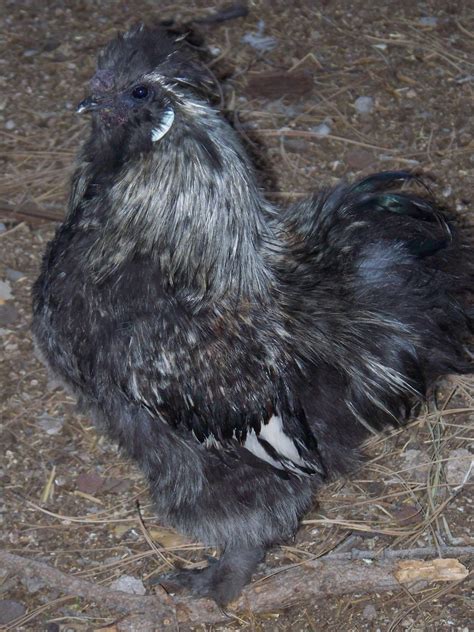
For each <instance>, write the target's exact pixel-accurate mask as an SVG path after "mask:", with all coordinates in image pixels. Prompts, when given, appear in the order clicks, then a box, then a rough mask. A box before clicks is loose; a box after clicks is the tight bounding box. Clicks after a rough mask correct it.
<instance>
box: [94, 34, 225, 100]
mask: <svg viewBox="0 0 474 632" xmlns="http://www.w3.org/2000/svg"><path fill="white" fill-rule="evenodd" d="M154 71H158V72H159V73H160V75H161V76H162V77H163V79H164V80H165V81H169V82H170V84H178V85H182V86H184V87H189V88H191V89H193V90H195V91H198V92H199V93H201V94H204V95H206V96H207V97H210V96H212V95H214V94H215V92H216V90H215V81H214V78H213V76H212V74H211V73H210V72H209V71H208V70H207V68H206V67H205V66H204V65H203V64H202V63H201V62H200V61H199V60H198V59H196V58H195V56H193V55H192V54H191V52H190V51H189V49H186V48H185V42H183V37H177V36H176V35H174V36H173V35H171V34H170V33H169V32H168V31H167V29H166V28H165V27H163V26H145V25H144V24H139V25H136V26H134V27H132V28H131V29H130V30H129V31H127V32H126V33H123V34H122V33H119V34H118V35H117V37H116V38H115V39H114V40H112V41H111V42H110V43H109V44H108V45H107V46H106V47H105V48H104V50H103V51H102V52H101V53H100V54H99V57H98V62H97V72H96V73H95V75H94V77H93V78H92V80H91V87H92V90H93V91H94V92H95V93H96V92H99V93H100V92H104V91H110V90H114V89H117V88H120V87H122V86H125V85H128V84H129V83H131V82H133V81H136V80H137V79H138V78H140V77H142V76H144V75H147V74H148V73H151V72H154Z"/></svg>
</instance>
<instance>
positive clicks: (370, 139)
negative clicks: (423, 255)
mask: <svg viewBox="0 0 474 632" xmlns="http://www.w3.org/2000/svg"><path fill="white" fill-rule="evenodd" d="M469 4H470V3H469V2H466V1H462V0H459V1H458V2H456V1H441V0H439V1H430V0H427V1H426V2H414V1H410V2H408V1H407V0H401V1H399V2H396V3H395V2H390V1H388V0H379V1H378V2H373V3H371V2H366V1H363V0H352V1H349V0H347V1H345V0H321V1H320V2H311V1H310V0H301V1H299V2H291V1H290V2H289V1H282V0H277V1H275V2H263V1H258V0H255V1H254V2H252V1H251V2H249V4H248V7H249V13H248V16H247V17H243V18H238V19H234V20H232V21H228V22H224V23H222V24H219V25H211V26H210V25H202V26H201V27H200V28H201V32H202V34H203V37H204V40H205V44H206V45H207V46H208V48H209V49H210V58H209V59H210V61H208V63H209V65H210V66H211V67H212V69H213V71H214V72H215V73H216V75H218V76H225V81H224V83H223V86H224V87H223V93H222V105H223V109H225V110H226V114H227V115H228V116H229V117H230V118H231V120H233V122H234V124H235V125H236V127H237V128H238V129H239V130H240V131H241V133H242V135H243V137H244V138H245V141H246V142H247V143H248V144H249V147H250V148H251V149H252V152H253V153H255V154H259V156H260V157H261V156H264V159H263V160H260V161H259V162H260V166H261V168H262V171H263V177H262V182H263V183H264V185H265V187H266V189H267V191H268V195H269V197H270V198H271V199H272V201H274V202H275V203H276V204H281V205H284V204H285V203H286V202H287V201H288V200H293V199H296V198H297V197H298V196H300V195H303V194H306V193H308V192H310V191H312V190H313V189H315V188H318V187H320V186H322V185H328V184H332V183H334V182H336V181H337V180H338V179H340V178H341V177H349V178H352V177H354V176H355V175H359V174H360V173H361V172H362V173H367V172H369V171H376V170H385V169H399V168H410V169H411V168H421V169H423V171H424V172H425V173H427V174H428V176H429V178H430V182H431V184H430V186H431V187H432V189H433V191H434V192H435V194H436V195H437V196H438V197H439V198H440V200H441V201H442V202H443V204H445V205H447V206H450V207H451V208H453V209H456V210H457V211H458V212H459V214H460V215H461V216H462V217H463V218H464V220H465V222H466V224H469V225H471V226H472V224H473V221H472V220H473V216H472V211H471V212H470V211H469V207H470V206H471V207H472V192H473V185H474V173H473V168H474V151H473V150H474V129H473V124H472V118H473V117H472V111H473V108H472V106H473V76H474V75H473V73H474V55H473V51H474V42H473V38H474V11H472V7H471V9H470V7H469ZM220 6H222V5H221V4H220V3H217V2H215V1H214V0H212V1H209V0H208V1H206V2H204V0H202V1H201V0H194V1H191V2H183V1H182V0H177V1H176V2H174V3H168V2H165V1H163V2H160V1H154V0H148V1H146V0H136V1H134V2H125V1H120V2H112V1H110V0H106V1H104V2H100V3H99V2H92V1H90V0H71V1H67V0H65V1H63V2H61V1H59V0H57V1H53V0H42V1H41V2H38V1H37V0H35V1H26V0H25V1H17V0H4V2H3V5H2V9H1V11H2V14H1V17H0V19H1V26H2V28H1V35H0V38H1V39H0V41H1V45H2V48H3V54H2V58H1V59H0V63H1V70H2V72H1V77H0V81H1V83H2V88H3V89H2V91H1V94H0V143H1V146H0V160H1V162H2V169H1V176H0V178H1V179H0V349H1V350H2V351H1V357H0V380H1V385H2V398H1V407H0V410H1V414H2V418H1V425H0V433H1V439H0V441H1V446H2V461H1V463H0V479H1V487H2V491H1V497H0V524H1V536H0V539H1V544H0V548H1V549H4V550H8V551H10V552H12V553H17V554H19V555H22V556H23V557H26V558H31V559H35V560H39V561H42V562H45V563H47V564H49V565H51V566H54V567H56V568H59V569H61V570H62V571H64V572H65V573H67V574H69V575H77V576H79V577H82V578H87V579H89V580H91V581H94V582H96V583H98V584H104V585H109V584H110V583H111V582H112V581H113V580H116V579H118V578H121V577H123V576H133V577H135V578H137V579H139V580H141V581H142V582H143V585H144V586H145V588H146V591H147V593H148V594H152V593H153V587H152V586H151V585H150V583H149V578H150V577H151V576H152V575H154V574H159V573H160V572H162V571H164V570H165V569H167V568H168V567H169V565H170V563H173V562H175V561H176V560H188V561H189V560H192V561H199V560H202V558H203V554H204V553H205V551H204V550H203V549H202V547H200V546H199V545H197V544H192V543H189V542H186V541H184V540H183V539H182V538H180V537H179V536H177V535H176V534H174V533H171V532H169V531H166V530H165V529H163V528H162V527H160V524H159V521H158V520H157V518H156V517H155V516H154V514H153V507H152V506H151V505H150V502H149V497H148V494H147V491H146V488H145V485H144V481H143V479H142V477H141V475H140V473H139V472H138V471H137V470H136V469H135V467H134V466H133V465H131V464H130V463H129V462H127V461H125V460H124V459H123V458H121V456H120V455H119V454H118V453H117V451H116V449H115V448H114V446H113V445H111V444H110V443H109V442H108V441H107V440H105V439H104V438H101V437H99V436H98V435H97V434H96V432H95V430H94V428H93V427H92V425H91V423H90V422H89V420H88V419H86V418H84V417H81V416H80V415H78V414H77V413H76V412H75V410H74V402H73V401H72V400H71V399H70V398H69V397H68V396H66V395H65V394H64V392H63V391H62V390H60V389H58V388H57V386H56V385H55V384H54V383H51V382H50V381H49V380H48V376H47V374H46V371H45V370H44V368H43V367H42V366H41V364H40V363H39V362H38V360H37V359H36V357H35V355H34V351H33V346H32V341H31V335H30V331H29V326H30V289H31V286H32V283H33V281H34V279H35V277H36V275H37V273H38V268H39V265H40V260H41V255H42V252H43V250H44V248H45V244H46V242H47V241H48V239H49V238H50V237H51V236H52V234H53V231H54V222H53V221H45V220H44V219H41V217H42V218H46V220H47V219H48V218H49V220H54V219H55V218H57V219H59V218H60V217H61V215H62V213H63V209H64V205H65V201H66V196H67V187H68V185H67V183H68V177H69V174H70V170H71V165H72V162H73V158H74V154H75V152H76V150H77V147H78V145H79V143H80V141H81V139H82V138H83V137H84V130H85V126H86V125H87V121H83V120H81V119H80V118H79V117H77V116H76V115H75V114H74V110H75V105H76V104H77V103H78V102H79V101H80V100H81V98H83V97H84V96H85V95H86V94H87V85H86V82H87V80H88V79H89V78H90V76H91V75H92V74H93V69H94V57H95V54H96V52H97V50H98V49H99V48H100V46H101V45H102V44H103V43H105V42H106V41H107V40H108V39H109V38H110V37H111V36H112V35H113V34H114V33H115V32H116V31H117V30H120V29H124V28H126V27H127V26H129V25H130V24H132V23H135V22H137V21H138V20H144V21H148V20H157V19H158V20H162V19H166V18H173V19H175V20H176V22H178V23H180V24H183V23H187V22H189V21H192V20H195V19H196V18H202V17H206V16H209V15H210V14H211V13H212V12H213V11H214V10H215V8H216V7H220ZM361 97H366V98H362V99H361ZM470 213H471V215H470ZM473 398H474V380H473V379H472V378H470V377H465V378H456V379H450V380H446V381H445V382H443V383H442V384H441V385H440V388H439V390H438V391H437V393H436V394H435V395H433V397H432V399H431V401H430V402H429V406H428V407H427V408H426V409H425V410H423V411H422V414H421V415H420V417H419V418H418V419H416V420H414V422H413V423H412V424H411V425H410V426H409V427H408V428H404V429H402V430H400V431H398V432H395V433H393V434H392V435H391V436H388V437H380V438H377V439H374V440H373V441H372V442H371V443H370V444H369V445H368V447H367V452H368V455H369V460H368V463H367V465H366V466H365V467H364V468H363V469H361V470H360V471H358V472H356V473H355V474H354V476H353V477H352V478H351V479H350V480H348V481H339V482H338V483H335V484H333V485H331V486H328V487H326V488H325V489H324V490H322V492H321V494H320V495H319V498H318V500H317V502H316V501H315V505H314V509H313V511H312V512H311V513H310V514H309V515H308V516H307V519H306V520H305V522H304V524H303V526H302V528H301V531H300V532H299V534H298V537H297V540H296V542H294V543H290V544H289V545H288V546H284V547H281V548H280V549H278V550H276V551H275V552H274V553H272V554H271V555H270V556H269V560H268V564H267V566H266V567H265V568H264V569H262V571H261V573H260V578H261V577H263V576H264V575H265V573H268V572H269V571H270V569H272V568H274V567H278V566H285V565H288V564H293V563H301V562H304V561H305V560H308V559H314V558H315V557H319V556H322V555H324V554H325V553H327V552H329V551H332V550H337V551H339V552H342V551H351V550H352V549H357V550H371V551H378V550H382V549H388V550H392V551H393V550H397V549H410V548H412V547H428V548H431V549H432V550H433V556H435V555H436V551H437V550H438V547H440V546H445V545H447V546H452V547H464V550H465V548H466V547H470V546H471V547H473V548H472V550H473V551H474V542H473V539H472V500H473V499H472V482H471V483H470V482H469V475H468V474H469V467H470V463H471V460H472V448H473V439H472V419H473V418H474V399H473ZM137 500H138V501H139V504H140V510H141V514H142V516H143V521H144V523H145V525H146V528H147V529H148V532H149V533H150V535H151V536H152V537H153V538H154V539H155V540H156V541H157V542H159V544H160V546H161V554H160V556H158V555H156V554H155V552H154V551H153V550H152V548H151V547H150V545H149V544H148V543H147V540H146V539H145V535H144V530H143V527H142V526H141V522H140V520H139V515H138V510H137ZM460 560H461V561H462V562H463V563H464V564H465V565H466V566H468V567H470V559H469V556H467V557H466V556H462V557H460ZM471 590H472V585H469V580H468V579H466V580H465V581H463V582H458V583H456V584H440V583H438V584H436V583H435V584H425V585H422V586H418V587H417V589H416V590H413V591H408V590H407V589H405V590H403V591H400V592H388V593H374V594H368V595H367V594H366V595H362V594H358V593H354V594H351V595H350V596H344V597H337V598H336V597H335V598H334V599H331V600H327V601H325V602H315V603H305V602H303V603H302V604H301V606H300V607H298V608H292V609H290V610H288V611H277V610H275V611H274V612H271V613H268V614H265V615H259V616H254V615H250V614H248V615H246V614H245V613H240V614H239V617H240V620H239V621H233V620H231V619H229V622H228V623H226V624H221V625H216V626H196V627H195V628H194V629H196V630H209V631H210V630H255V631H259V630H267V631H270V630H271V631H273V630H281V631H283V630H291V631H300V630H301V631H303V630H305V631H306V630H307V631H313V632H314V631H320V630H325V631H326V630H327V631H338V632H339V631H344V632H351V631H359V630H361V631H362V630H364V631H365V630H367V631H373V632H375V631H380V632H385V631H394V630H416V631H422V630H423V631H424V630H428V631H431V630H433V631H438V630H457V631H462V632H468V631H469V630H472V629H474V628H473V624H472V620H473V617H472V593H471ZM116 618H117V615H116V613H114V612H110V611H108V610H107V609H105V608H103V607H102V606H101V604H100V603H94V602H92V601H87V600H79V599H77V598H76V597H71V596H65V595H64V594H63V593H62V592H61V587H58V588H57V589H52V588H51V587H48V586H46V585H45V584H44V583H43V582H41V581H38V580H34V581H33V580H31V579H28V578H25V577H19V576H14V575H13V574H12V573H10V572H7V571H6V570H5V569H2V568H0V627H2V625H1V624H4V626H5V629H7V630H48V631H49V632H56V631H58V630H64V631H66V630H67V631H76V630H77V631H79V630H80V631H83V630H97V629H99V628H101V627H103V626H112V627H109V628H108V629H110V630H113V629H114V628H113V625H114V621H115V619H116ZM182 629H185V628H182Z"/></svg>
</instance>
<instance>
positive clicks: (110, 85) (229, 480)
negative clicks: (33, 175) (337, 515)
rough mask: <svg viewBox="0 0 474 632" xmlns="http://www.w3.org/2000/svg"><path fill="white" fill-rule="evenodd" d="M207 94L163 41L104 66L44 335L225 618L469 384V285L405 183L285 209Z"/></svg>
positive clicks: (145, 39)
mask: <svg viewBox="0 0 474 632" xmlns="http://www.w3.org/2000/svg"><path fill="white" fill-rule="evenodd" d="M209 84H210V81H209V79H208V77H207V76H206V73H205V70H203V69H202V68H200V67H199V65H198V64H197V63H196V62H194V61H192V60H190V59H188V57H187V56H186V54H185V53H184V52H183V51H182V50H180V48H179V46H178V45H176V44H175V43H174V42H172V41H170V40H169V39H168V38H167V37H166V35H165V34H163V33H160V32H159V31H154V30H152V29H146V28H142V27H140V28H136V29H134V30H132V31H131V32H129V33H128V34H126V35H125V36H119V37H118V38H117V39H115V40H114V41H113V42H112V43H111V44H110V45H109V46H108V47H107V49H106V50H105V52H103V53H102V54H101V56H100V57H99V67H98V71H97V73H96V75H95V76H94V78H93V79H92V81H91V89H92V95H91V97H90V98H89V99H88V100H86V101H84V102H83V109H91V110H92V114H93V120H92V127H91V134H90V136H89V138H88V139H87V140H86V142H85V143H84V145H83V146H82V148H81V150H80V151H79V156H78V160H77V165H76V171H75V174H74V177H73V180H72V188H71V196H70V201H69V208H68V214H67V217H66V220H65V221H64V223H63V224H62V225H61V226H60V227H59V228H58V230H57V233H56V236H55V237H54V239H53V241H52V242H51V243H50V244H49V246H48V249H47V252H46V254H45V257H44V261H43V268H42V272H41V275H40V277H39V279H38V281H37V282H36V285H35V287H34V292H33V295H34V321H33V331H34V335H35V339H36V342H37V345H38V348H39V350H40V353H41V354H42V356H43V357H44V359H45V361H46V363H47V364H48V366H49V367H50V369H51V370H52V371H53V373H54V374H55V375H57V376H59V377H60V378H61V379H62V380H63V383H64V384H65V385H66V387H67V388H69V389H70V390H71V391H72V392H73V393H74V394H75V395H76V396H77V397H78V399H79V401H80V403H81V405H82V406H83V407H84V409H85V410H87V411H88V412H89V414H92V416H93V417H94V419H95V420H96V422H97V424H98V426H99V427H100V428H102V429H103V430H104V431H105V432H106V433H107V434H108V435H109V436H110V437H112V438H113V439H114V440H116V441H117V442H118V444H119V445H120V446H121V448H122V449H123V451H124V452H125V453H127V454H128V455H129V456H130V457H131V458H133V459H135V460H136V461H137V463H138V464H139V465H140V467H141V468H142V470H143V472H144V474H145V476H146V477H147V479H148V481H149V484H150V489H151V493H152V496H153V499H154V502H155V504H156V507H157V510H158V511H159V513H160V515H161V517H162V520H163V522H165V523H167V524H169V525H171V526H173V527H175V528H177V529H179V530H180V531H182V532H183V533H185V534H187V535H188V536H190V537H192V538H197V539H199V540H201V541H203V542H205V543H208V544H212V545H217V546H219V547H221V548H222V550H223V551H224V552H223V556H222V558H221V560H220V561H219V562H218V563H216V564H213V565H211V566H210V567H209V568H207V569H205V570H204V571H187V572H186V571H182V572H181V573H179V574H178V575H177V577H175V580H176V581H178V582H179V583H181V584H182V585H185V586H187V587H188V588H189V589H190V590H191V591H192V592H194V593H195V594H198V595H206V596H210V597H213V598H214V599H215V600H216V601H218V602H219V603H221V604H223V603H226V602H228V601H229V600H231V599H232V598H234V597H235V596H236V595H237V594H238V593H239V592H240V590H241V589H242V587H243V585H244V584H245V583H246V582H247V581H249V579H250V577H251V574H252V572H253V571H254V569H255V568H256V565H257V564H258V562H259V561H260V560H261V559H262V557H263V555H264V551H265V550H266V549H267V548H268V547H269V546H271V545H272V544H275V543H278V542H282V541H284V540H286V539H287V538H289V537H291V536H292V535H293V534H294V533H295V532H296V529H297V527H298V521H299V519H300V518H301V516H302V515H303V513H304V512H305V511H306V510H307V509H308V507H309V505H310V502H311V497H312V494H313V492H314V490H315V489H317V487H318V486H319V485H321V484H322V483H323V481H325V480H327V479H328V478H333V477H335V476H338V475H340V474H341V473H343V472H346V471H348V470H349V469H350V468H352V467H353V466H354V465H355V464H356V463H357V462H358V460H359V457H360V445H361V443H362V441H363V440H364V439H365V438H366V437H367V436H368V435H369V434H370V433H371V432H376V431H379V430H381V429H382V428H384V427H386V426H387V425H391V424H396V423H399V422H402V421H404V420H405V419H406V418H407V416H408V415H409V414H410V411H411V410H413V408H414V406H416V405H417V403H419V402H420V401H422V399H423V397H424V396H425V394H426V392H427V389H428V388H429V387H430V386H431V385H432V384H433V382H434V381H435V380H436V379H437V378H438V377H439V376H442V375H445V374H447V373H450V372H464V371H468V370H470V367H469V366H468V365H467V364H466V362H465V359H464V356H465V348H464V345H465V340H466V337H467V334H468V331H469V328H470V325H471V319H470V315H469V313H468V308H467V307H466V294H467V291H468V290H469V289H470V288H471V287H472V265H471V263H470V262H469V260H470V259H471V251H470V250H469V249H467V248H466V246H464V245H463V244H462V243H460V241H459V238H458V237H457V232H456V230H455V228H454V226H453V225H452V222H451V220H449V219H447V218H446V217H445V216H444V215H443V214H442V213H441V212H440V211H439V210H437V209H436V208H435V206H434V203H433V202H432V201H431V199H430V198H429V196H427V197H419V196H416V195H415V194H412V193H407V192H406V191H404V192H400V191H399V188H400V187H401V186H402V185H403V184H405V183H408V184H409V183H410V181H411V180H412V179H413V178H412V176H410V175H409V174H407V173H404V172H391V173H382V174H375V175H373V176H371V177H370V178H367V179H365V180H363V181H360V182H358V183H355V184H352V185H349V184H345V183H343V184H341V185H339V186H338V187H336V188H335V189H332V190H325V191H322V192H320V193H317V194H315V195H313V196H312V197H311V198H309V199H306V200H303V201H301V202H299V203H298V204H295V205H293V206H290V207H289V208H287V209H277V208H275V207H273V206H271V205H270V204H269V203H268V202H267V201H266V200H265V198H264V197H263V196H262V193H261V191H260V190H259V188H258V185H257V182H256V178H255V175H254V172H253V169H252V166H251V164H250V162H249V159H248V157H247V155H246V152H245V151H244V149H243V147H242V145H241V143H240V141H239V139H238V137H237V135H236V134H235V132H234V130H233V129H232V128H231V127H230V125H229V124H228V123H227V121H226V120H225V119H224V118H223V117H222V116H221V115H220V114H219V112H217V111H216V110H215V109H214V108H213V107H212V105H210V103H209V102H208V100H207V97H206V94H207V93H208V89H209ZM137 87H138V88H139V90H138V91H136V88H137ZM143 94H145V96H143ZM134 95H138V96H134ZM140 95H141V96H140ZM170 113H172V114H170ZM156 130H161V131H163V130H164V134H162V135H161V136H160V134H159V133H157V132H156Z"/></svg>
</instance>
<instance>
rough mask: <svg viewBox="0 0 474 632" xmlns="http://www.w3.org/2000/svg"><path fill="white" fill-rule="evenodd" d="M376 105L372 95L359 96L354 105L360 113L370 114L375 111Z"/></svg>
mask: <svg viewBox="0 0 474 632" xmlns="http://www.w3.org/2000/svg"><path fill="white" fill-rule="evenodd" d="M374 105H375V104H374V100H373V98H372V97H357V99H356V100H355V101H354V107H355V109H356V110H357V112H359V113H360V114H369V112H372V111H373V109H374Z"/></svg>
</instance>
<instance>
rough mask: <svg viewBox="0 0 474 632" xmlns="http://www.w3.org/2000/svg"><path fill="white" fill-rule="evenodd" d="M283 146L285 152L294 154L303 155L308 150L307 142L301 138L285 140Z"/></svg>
mask: <svg viewBox="0 0 474 632" xmlns="http://www.w3.org/2000/svg"><path fill="white" fill-rule="evenodd" d="M283 144H284V147H285V149H286V151H289V152H290V153H294V154H304V153H305V152H307V151H308V149H309V144H308V141H306V140H304V139H303V138H285V140H284V143H283Z"/></svg>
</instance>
